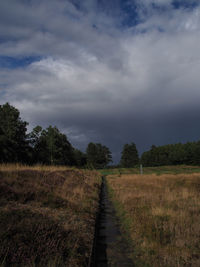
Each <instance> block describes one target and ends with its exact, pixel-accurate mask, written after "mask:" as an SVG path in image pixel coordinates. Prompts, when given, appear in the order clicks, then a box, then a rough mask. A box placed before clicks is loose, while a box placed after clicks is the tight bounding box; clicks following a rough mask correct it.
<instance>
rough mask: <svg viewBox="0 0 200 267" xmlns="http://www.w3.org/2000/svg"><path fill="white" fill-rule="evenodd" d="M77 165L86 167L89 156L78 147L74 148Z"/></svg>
mask: <svg viewBox="0 0 200 267" xmlns="http://www.w3.org/2000/svg"><path fill="white" fill-rule="evenodd" d="M74 158H75V165H76V166H77V167H84V166H86V164H87V156H86V154H85V153H83V152H82V151H80V150H78V149H74Z"/></svg>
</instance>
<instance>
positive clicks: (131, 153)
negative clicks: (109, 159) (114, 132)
mask: <svg viewBox="0 0 200 267" xmlns="http://www.w3.org/2000/svg"><path fill="white" fill-rule="evenodd" d="M138 163H139V156H138V151H137V148H136V145H135V143H131V144H125V145H124V147H123V150H122V156H121V161H120V165H121V166H122V167H124V168H131V167H134V166H135V165H137V164H138Z"/></svg>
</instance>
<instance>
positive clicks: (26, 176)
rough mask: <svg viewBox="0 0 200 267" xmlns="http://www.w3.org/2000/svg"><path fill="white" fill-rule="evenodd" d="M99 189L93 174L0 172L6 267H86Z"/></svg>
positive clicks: (0, 232) (0, 233) (1, 256)
mask: <svg viewBox="0 0 200 267" xmlns="http://www.w3.org/2000/svg"><path fill="white" fill-rule="evenodd" d="M100 183H101V179H100V175H99V174H98V173H97V172H95V171H82V170H77V169H72V168H67V167H44V166H42V167H40V166H36V167H33V168H32V167H27V166H19V165H17V166H16V165H2V166H0V239H1V243H0V262H1V263H2V266H72V267H73V266H87V264H88V260H89V256H90V251H91V247H92V242H93V236H94V226H95V216H96V212H97V208H98V200H99V190H100Z"/></svg>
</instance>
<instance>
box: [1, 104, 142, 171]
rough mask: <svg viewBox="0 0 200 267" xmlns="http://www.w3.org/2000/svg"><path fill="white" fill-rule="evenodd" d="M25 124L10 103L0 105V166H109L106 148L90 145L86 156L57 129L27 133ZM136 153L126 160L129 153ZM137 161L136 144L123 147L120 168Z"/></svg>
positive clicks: (109, 156)
mask: <svg viewBox="0 0 200 267" xmlns="http://www.w3.org/2000/svg"><path fill="white" fill-rule="evenodd" d="M27 126H28V122H26V121H23V120H22V119H21V117H20V112H19V110H18V109H16V108H15V107H13V106H11V105H10V104H9V103H6V104H4V105H0V163H25V164H30V165H31V164H47V165H68V166H77V167H87V168H95V169H98V168H105V167H106V166H108V164H109V163H110V162H112V154H111V152H110V150H109V148H108V147H106V146H105V145H102V144H99V143H92V142H90V143H89V144H88V146H87V149H86V152H85V153H84V152H82V151H80V150H79V149H76V148H74V147H73V146H72V144H71V143H70V142H69V140H68V138H67V136H66V135H65V134H63V133H61V132H60V130H59V129H58V128H57V127H56V126H54V127H53V126H51V125H50V126H49V127H47V128H46V129H43V128H42V127H41V126H39V125H38V126H36V127H35V128H34V129H33V130H32V131H31V132H30V133H27ZM130 152H131V153H135V155H136V157H137V160H133V158H134V157H132V158H129V157H128V153H130ZM137 161H139V158H138V153H137V149H136V146H135V144H131V145H130V146H129V145H125V146H124V152H123V153H122V159H121V164H122V165H123V166H124V167H129V165H131V166H132V164H135V163H136V162H137Z"/></svg>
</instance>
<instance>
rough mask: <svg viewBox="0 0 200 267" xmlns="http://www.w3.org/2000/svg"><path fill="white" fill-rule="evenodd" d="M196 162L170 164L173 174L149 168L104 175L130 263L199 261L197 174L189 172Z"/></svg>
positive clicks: (171, 266) (199, 177)
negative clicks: (128, 247) (129, 252)
mask: <svg viewBox="0 0 200 267" xmlns="http://www.w3.org/2000/svg"><path fill="white" fill-rule="evenodd" d="M173 168H174V169H173ZM195 168H197V167H194V168H193V167H189V168H188V169H187V168H186V166H182V167H179V168H178V167H172V170H171V172H174V173H177V174H170V173H168V171H169V170H168V167H162V168H157V169H156V168H154V173H151V174H145V175H138V174H123V173H122V172H121V173H119V172H118V173H117V171H118V170H115V172H116V173H115V174H112V175H108V176H107V183H108V186H109V191H110V194H111V197H112V199H113V202H114V204H115V207H116V210H117V213H118V216H119V217H120V220H121V224H122V231H123V233H124V235H126V236H127V238H128V239H129V241H130V243H131V246H132V257H133V260H134V262H135V266H168V267H174V266H177V267H178V266H188V267H189V266H193V267H196V266H200V198H199V196H200V174H199V173H192V171H194V169H195ZM147 170H148V171H149V172H151V171H152V172H153V170H152V169H151V168H148V169H146V171H147ZM183 170H184V173H182V171H183ZM129 171H130V172H131V171H133V170H129ZM126 173H127V172H126ZM156 173H157V174H159V175H157V174H156ZM163 173H164V174H163Z"/></svg>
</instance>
